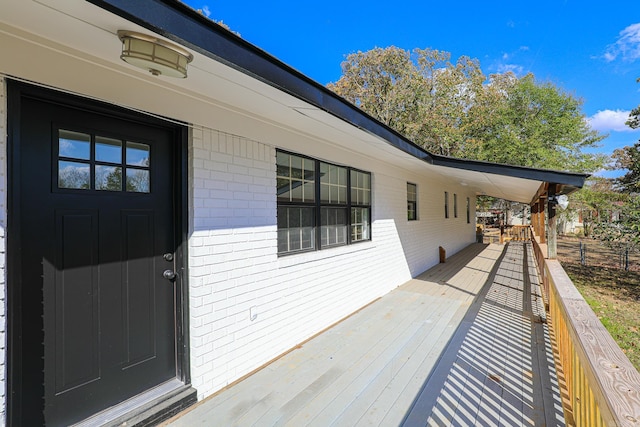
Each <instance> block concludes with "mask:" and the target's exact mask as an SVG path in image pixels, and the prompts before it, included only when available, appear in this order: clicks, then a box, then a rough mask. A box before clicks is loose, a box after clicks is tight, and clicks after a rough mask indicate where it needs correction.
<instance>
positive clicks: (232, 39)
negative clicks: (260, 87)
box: [87, 0, 588, 188]
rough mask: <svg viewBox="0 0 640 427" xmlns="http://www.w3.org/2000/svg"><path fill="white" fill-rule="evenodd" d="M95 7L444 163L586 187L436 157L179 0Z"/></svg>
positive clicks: (115, 1) (553, 174) (534, 172)
mask: <svg viewBox="0 0 640 427" xmlns="http://www.w3.org/2000/svg"><path fill="white" fill-rule="evenodd" d="M87 1H89V2H91V3H93V4H95V5H96V6H99V7H101V8H103V9H106V10H109V11H110V12H112V13H114V14H116V15H118V16H121V17H123V18H125V19H127V20H129V21H132V22H134V23H136V24H138V25H140V26H142V27H145V28H147V29H148V30H150V31H153V32H155V33H158V34H160V35H162V36H164V37H166V38H168V39H170V40H173V41H174V42H176V43H179V44H182V45H184V46H187V47H189V48H190V49H193V50H194V51H196V52H199V53H200V54H202V55H205V56H207V57H209V58H212V59H214V60H216V61H219V62H222V63H224V64H226V65H228V66H230V67H232V68H234V69H236V70H238V71H240V72H242V73H245V74H247V75H250V76H252V77H253V78H255V79H257V80H260V81H262V82H264V83H266V84H268V85H270V86H273V87H275V88H277V89H279V90H282V91H284V92H286V93H288V94H290V95H292V96H294V97H296V98H299V99H301V100H303V101H305V102H307V103H309V104H311V105H313V106H315V107H317V108H319V109H321V110H323V111H326V112H327V113H329V114H332V115H333V116H335V117H337V118H339V119H341V120H343V121H345V122H347V123H349V124H351V125H353V126H355V127H357V128H359V129H362V130H363V131H365V132H368V133H370V134H372V135H375V136H377V137H379V138H382V139H384V140H386V141H387V142H388V143H389V144H391V145H392V146H394V147H396V148H397V149H399V150H401V151H403V152H405V153H408V154H410V155H412V156H414V157H416V158H418V159H420V160H423V161H425V162H427V163H430V164H436V165H439V166H445V167H451V168H457V169H466V170H471V171H477V172H486V173H493V174H499V175H507V176H514V177H519V178H526V179H534V180H541V181H547V182H556V183H560V184H567V185H572V186H576V187H578V188H580V187H582V185H583V184H584V180H585V179H586V177H587V176H588V175H586V174H575V173H569V172H560V171H546V170H541V169H531V168H522V167H519V166H509V165H501V164H496V163H488V162H478V161H471V160H463V159H455V158H450V157H443V156H437V155H434V154H432V153H429V152H428V151H426V150H424V149H423V148H422V147H420V146H418V145H417V144H415V143H414V142H412V141H410V140H409V139H407V138H405V137H404V136H402V135H401V134H400V133H398V132H397V131H395V130H393V129H392V128H390V127H389V126H387V125H385V124H384V123H382V122H380V121H378V120H377V119H375V118H373V117H372V116H370V115H368V114H367V113H365V112H364V111H362V110H361V109H359V108H358V107H356V106H355V105H353V104H351V103H350V102H348V101H346V100H345V99H343V98H342V97H340V96H338V95H337V94H335V93H334V92H332V91H330V90H329V89H327V88H326V87H324V86H323V85H321V84H319V83H318V82H316V81H314V80H312V79H311V78H309V77H307V76H306V75H304V74H302V73H301V72H299V71H297V70H295V69H294V68H292V67H290V66H289V65H287V64H285V63H284V62H282V61H280V60H278V59H277V58H275V57H273V56H272V55H270V54H268V53H267V52H265V51H263V50H261V49H259V48H258V47H256V46H255V45H253V44H251V43H249V42H247V41H246V40H244V39H242V38H241V37H238V36H237V35H235V34H233V33H232V32H231V31H229V30H227V29H225V28H223V27H222V26H220V25H218V24H216V23H215V22H213V21H211V20H210V19H208V18H206V17H205V16H202V15H201V14H200V13H198V12H197V11H195V10H194V9H192V8H191V7H189V6H187V5H185V4H184V3H182V2H179V1H176V0H147V1H131V0H87Z"/></svg>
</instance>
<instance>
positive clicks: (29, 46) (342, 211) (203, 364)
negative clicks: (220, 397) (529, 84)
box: [0, 0, 585, 426]
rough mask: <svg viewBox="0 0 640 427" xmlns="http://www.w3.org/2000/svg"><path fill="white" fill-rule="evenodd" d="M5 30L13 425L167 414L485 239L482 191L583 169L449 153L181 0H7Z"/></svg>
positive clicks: (2, 142)
mask: <svg viewBox="0 0 640 427" xmlns="http://www.w3.org/2000/svg"><path fill="white" fill-rule="evenodd" d="M120 30H127V31H135V32H138V33H142V34H145V35H147V36H155V37H158V38H159V39H161V40H163V41H164V42H165V43H166V42H171V43H173V44H176V45H179V46H181V47H182V48H183V49H185V50H186V51H187V52H188V53H189V54H191V55H193V61H192V62H191V63H190V64H189V65H188V77H187V78H184V79H182V78H172V77H167V76H165V75H159V76H154V75H152V74H150V73H149V72H147V71H144V70H141V69H140V68H137V67H135V66H132V65H130V64H128V63H125V62H123V61H122V60H121V59H120V54H121V50H122V43H121V41H120V39H119V37H118V31H120ZM0 52H1V57H0V131H1V132H0V159H2V163H1V167H0V189H1V193H0V194H1V197H0V224H1V228H0V230H1V234H0V239H1V243H2V245H1V246H0V248H2V251H3V255H2V262H1V263H0V265H1V266H2V268H3V274H2V275H1V276H0V277H1V278H2V283H3V285H2V288H3V290H4V292H3V293H2V295H3V298H2V299H1V300H0V314H2V316H3V318H2V321H1V322H0V328H2V337H3V338H2V348H1V350H0V351H1V352H2V354H1V356H2V357H0V361H1V363H2V370H1V372H2V375H1V376H0V382H1V384H2V385H1V386H0V390H3V391H4V392H3V393H2V397H1V398H0V409H1V410H2V412H3V414H4V416H6V422H7V424H8V425H16V426H17V425H23V426H27V425H29V426H31V425H39V424H42V423H45V422H46V424H47V425H67V424H69V423H73V422H77V421H80V420H84V419H87V418H88V417H92V416H93V415H94V414H96V413H98V412H101V411H103V410H105V409H109V408H111V410H109V411H107V412H103V413H101V414H100V417H101V418H99V419H92V420H90V422H91V423H97V422H102V421H104V422H106V421H107V420H113V419H120V420H124V419H126V418H127V417H129V418H130V417H135V418H133V420H134V421H135V420H137V421H140V420H142V419H146V420H148V421H149V422H150V421H152V420H157V419H160V418H161V417H163V416H165V415H166V414H167V413H168V412H170V411H175V410H177V409H179V408H181V407H184V406H186V405H188V404H190V403H192V402H193V401H194V400H195V399H196V398H197V399H203V398H205V397H207V396H210V395H211V394H212V393H215V392H216V391H218V390H220V389H222V388H223V387H225V386H227V385H228V384H230V383H232V382H234V381H236V380H238V379H239V378H241V377H243V376H244V375H247V374H248V373H250V372H252V371H253V370H255V369H257V368H259V367H261V366H263V365H265V364H266V363H268V362H269V361H270V360H273V359H274V358H276V357H278V356H279V355H281V354H283V353H284V352H286V351H287V350H289V349H291V348H294V347H295V346H296V345H298V344H299V343H301V342H303V341H305V340H306V339H308V338H309V337H311V336H313V335H314V334H316V333H318V332H319V331H322V330H323V329H325V328H327V327H329V326H331V325H332V324H334V323H335V322H338V321H339V320H341V319H343V318H344V317H345V316H348V315H349V314H350V313H353V312H354V311H356V310H358V309H359V308H361V307H363V306H364V305H366V304H368V303H370V302H371V301H373V300H374V299H376V298H378V297H380V296H381V295H384V294H386V293H388V292H389V291H391V290H392V289H394V288H395V287H397V286H399V285H400V284H402V283H403V282H405V281H407V280H409V279H410V278H412V277H414V276H416V275H417V274H419V273H421V272H422V271H424V270H425V269H427V268H429V267H431V266H433V265H434V264H436V263H438V259H439V258H438V255H439V254H438V247H439V246H442V247H443V248H445V249H446V251H447V253H448V254H452V253H455V252H457V251H459V250H460V249H462V248H464V247H465V246H466V245H468V244H470V243H472V242H474V241H475V217H476V215H475V197H476V195H477V194H488V195H493V196H497V197H502V198H505V199H508V200H514V201H519V202H524V203H530V202H532V201H533V200H534V197H535V196H536V194H537V191H538V189H539V188H540V187H541V185H542V184H544V183H545V182H548V183H552V184H556V187H557V188H558V189H560V188H563V190H562V191H571V190H572V189H574V188H578V187H581V186H582V185H583V183H584V178H585V176H584V175H580V174H571V173H563V172H553V171H541V170H535V169H528V168H521V167H510V166H504V165H496V164H491V163H484V162H473V161H464V160H458V159H450V158H444V157H437V156H433V155H430V154H429V153H427V152H425V151H424V150H422V149H420V148H419V147H417V146H416V145H414V144H413V143H411V142H410V141H408V140H406V139H405V138H403V137H402V136H401V135H399V134H397V133H396V132H394V131H393V130H391V129H389V128H388V127H386V126H384V125H382V124H381V123H379V122H377V121H376V120H374V119H372V118H371V117H369V116H368V115H366V114H365V113H363V112H361V111H360V110H359V109H358V108H356V107H354V106H352V105H350V104H348V103H347V102H345V101H344V100H343V99H341V98H339V97H337V96H336V95H334V94H333V93H331V92H330V91H328V90H327V89H325V88H324V87H322V86H321V85H319V84H317V83H315V82H313V81H312V80H310V79H309V78H307V77H305V76H304V75H302V74H300V73H299V72H297V71H295V70H293V69H292V68H290V67H288V66H287V65H285V64H283V63H281V62H279V61H278V60H277V59H275V58H273V57H271V56H270V55H268V54H267V53H265V52H263V51H261V50H259V49H258V48H256V47H255V46H253V45H251V44H249V43H247V42H246V41H244V40H242V39H240V38H238V37H236V36H235V35H234V34H232V33H231V32H229V31H227V30H225V29H224V28H222V27H220V26H218V25H216V24H215V23H213V22H211V21H209V20H207V19H206V18H205V17H203V16H201V15H200V14H198V13H196V12H195V11H193V10H191V9H189V8H188V7H186V6H184V5H182V4H180V3H178V2H171V1H162V0H147V1H143V0H138V1H126V0H104V1H101V0H91V1H83V0H55V1H54V0H38V1H32V0H5V1H4V2H2V4H1V5H0ZM159 68H162V67H159ZM162 70H164V68H163V69H162ZM5 266H6V267H5ZM5 390H6V391H5ZM134 397H135V399H132V398H134Z"/></svg>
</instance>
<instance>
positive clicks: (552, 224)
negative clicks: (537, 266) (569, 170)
mask: <svg viewBox="0 0 640 427" xmlns="http://www.w3.org/2000/svg"><path fill="white" fill-rule="evenodd" d="M555 196H556V184H549V192H548V197H547V215H548V217H549V222H548V224H547V236H548V239H547V240H548V241H547V256H548V258H549V259H556V256H557V239H556V235H557V229H558V227H557V226H556V207H557V206H558V204H557V203H555ZM552 199H553V200H554V201H553V202H552Z"/></svg>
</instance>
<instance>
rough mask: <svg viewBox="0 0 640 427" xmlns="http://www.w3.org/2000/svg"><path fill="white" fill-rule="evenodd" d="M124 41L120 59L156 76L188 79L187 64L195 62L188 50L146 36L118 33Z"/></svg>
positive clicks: (130, 32) (125, 32) (133, 33)
mask: <svg viewBox="0 0 640 427" xmlns="http://www.w3.org/2000/svg"><path fill="white" fill-rule="evenodd" d="M118 38H119V39H120V40H121V41H122V54H121V55H120V58H121V59H122V60H123V61H125V62H127V63H129V64H131V65H135V66H136V67H139V68H142V69H143V70H147V71H149V72H150V73H151V74H153V75H154V76H159V75H163V76H170V77H179V78H185V77H187V64H188V63H189V62H191V61H192V60H193V55H191V54H190V53H189V52H187V51H186V50H184V49H182V48H181V47H179V46H176V45H174V44H172V43H169V42H166V41H164V40H160V39H158V38H156V37H153V36H149V35H146V34H140V33H135V32H132V31H123V30H120V31H118Z"/></svg>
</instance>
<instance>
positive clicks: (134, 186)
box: [57, 129, 151, 193]
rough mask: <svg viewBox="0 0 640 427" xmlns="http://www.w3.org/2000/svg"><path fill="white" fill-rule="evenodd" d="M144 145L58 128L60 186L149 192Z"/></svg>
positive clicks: (148, 174) (58, 176)
mask: <svg viewBox="0 0 640 427" xmlns="http://www.w3.org/2000/svg"><path fill="white" fill-rule="evenodd" d="M150 157H151V148H150V146H149V145H147V144H143V143H140V142H133V141H124V140H120V139H115V138H108V137H104V136H100V135H93V134H88V133H82V132H76V131H72V130H66V129H59V130H58V161H57V164H58V173H57V183H58V188H59V189H71V190H97V191H126V192H130V193H149V191H150V187H151V183H150V180H151V179H150V167H151V164H150Z"/></svg>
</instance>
